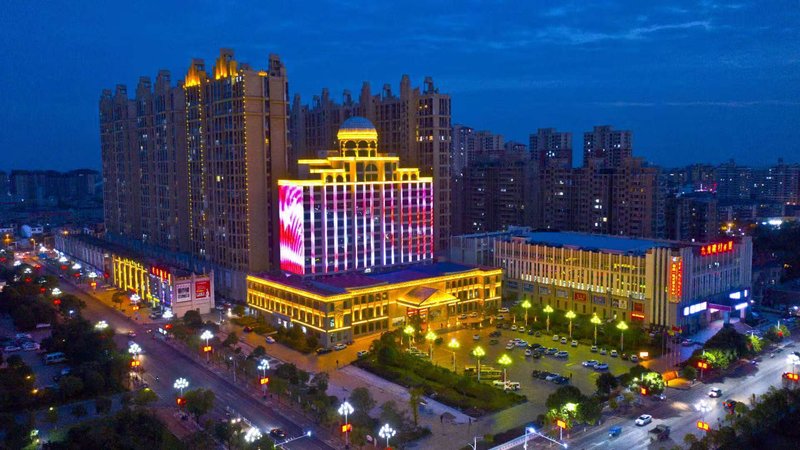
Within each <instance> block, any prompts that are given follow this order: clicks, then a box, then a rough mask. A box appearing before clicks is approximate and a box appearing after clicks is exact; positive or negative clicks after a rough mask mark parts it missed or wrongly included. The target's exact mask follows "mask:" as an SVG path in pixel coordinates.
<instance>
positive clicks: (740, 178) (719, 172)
mask: <svg viewBox="0 0 800 450" xmlns="http://www.w3.org/2000/svg"><path fill="white" fill-rule="evenodd" d="M714 177H715V178H716V180H717V198H718V199H719V200H720V201H740V200H750V198H751V196H752V186H753V169H751V168H750V167H744V166H738V165H736V162H734V161H733V160H730V161H728V162H726V163H723V164H720V165H719V166H717V168H716V170H715V171H714Z"/></svg>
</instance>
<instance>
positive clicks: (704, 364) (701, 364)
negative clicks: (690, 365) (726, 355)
mask: <svg viewBox="0 0 800 450" xmlns="http://www.w3.org/2000/svg"><path fill="white" fill-rule="evenodd" d="M697 368H698V369H708V363H707V362H705V361H697Z"/></svg>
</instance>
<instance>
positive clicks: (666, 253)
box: [461, 230, 753, 331]
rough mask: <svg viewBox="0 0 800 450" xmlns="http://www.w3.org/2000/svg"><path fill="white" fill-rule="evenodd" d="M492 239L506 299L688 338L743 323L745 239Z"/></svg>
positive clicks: (547, 235) (527, 234)
mask: <svg viewBox="0 0 800 450" xmlns="http://www.w3.org/2000/svg"><path fill="white" fill-rule="evenodd" d="M473 236H474V239H482V240H485V239H486V238H487V236H486V235H485V234H476V235H473ZM469 237H470V236H464V237H462V238H461V239H462V241H468V240H469ZM491 238H492V240H493V241H494V255H493V257H494V263H495V266H498V267H501V268H502V269H503V271H504V277H505V278H504V284H503V288H504V297H505V298H506V299H516V300H529V301H530V302H531V303H534V304H538V305H542V306H543V305H550V306H552V307H553V308H554V309H557V310H563V311H567V310H572V311H574V312H575V313H578V314H586V315H592V314H597V315H598V316H599V317H600V318H602V319H606V320H609V319H616V320H624V321H633V322H636V321H638V322H640V323H642V324H643V325H659V326H676V327H682V328H683V329H684V330H688V331H694V330H697V329H699V328H702V327H703V326H705V325H706V324H707V323H708V322H709V321H711V320H715V319H725V320H728V319H729V318H730V317H731V316H732V315H736V314H738V315H741V316H743V315H744V309H745V308H747V306H748V301H749V297H750V295H749V294H750V289H751V273H752V252H753V245H752V241H751V240H750V238H749V237H743V238H741V239H735V240H725V241H721V242H713V243H706V244H689V243H679V242H674V241H660V240H644V239H632V238H624V237H618V236H608V235H596V234H586V233H567V232H534V231H524V230H516V231H514V232H509V233H496V234H494V235H492V236H491Z"/></svg>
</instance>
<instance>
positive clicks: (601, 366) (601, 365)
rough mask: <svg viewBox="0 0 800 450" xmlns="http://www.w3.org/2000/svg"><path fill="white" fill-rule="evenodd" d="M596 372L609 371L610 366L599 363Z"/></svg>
mask: <svg viewBox="0 0 800 450" xmlns="http://www.w3.org/2000/svg"><path fill="white" fill-rule="evenodd" d="M594 370H608V364H606V363H597V364H595V365H594Z"/></svg>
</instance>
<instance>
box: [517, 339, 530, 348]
mask: <svg viewBox="0 0 800 450" xmlns="http://www.w3.org/2000/svg"><path fill="white" fill-rule="evenodd" d="M517 347H522V348H527V347H528V343H527V342H525V341H523V340H519V341H517Z"/></svg>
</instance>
